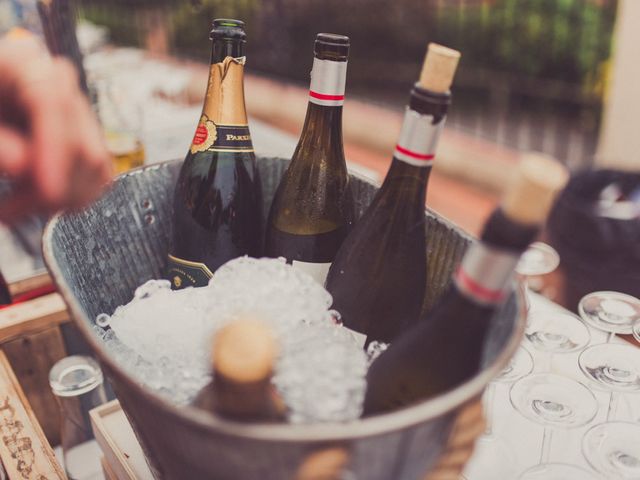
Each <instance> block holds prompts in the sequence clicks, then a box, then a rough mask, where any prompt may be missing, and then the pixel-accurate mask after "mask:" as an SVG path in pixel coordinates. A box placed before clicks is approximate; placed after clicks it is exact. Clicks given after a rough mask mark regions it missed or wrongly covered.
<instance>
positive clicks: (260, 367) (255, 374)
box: [213, 318, 277, 383]
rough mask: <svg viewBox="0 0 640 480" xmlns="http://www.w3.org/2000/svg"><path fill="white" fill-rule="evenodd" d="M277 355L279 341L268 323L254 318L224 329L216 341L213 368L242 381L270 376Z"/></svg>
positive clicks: (218, 334)
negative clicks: (265, 323)
mask: <svg viewBox="0 0 640 480" xmlns="http://www.w3.org/2000/svg"><path fill="white" fill-rule="evenodd" d="M276 356H277V346H276V341H275V339H274V338H273V335H272V333H271V331H270V330H269V328H268V327H267V326H266V325H264V323H262V322H260V321H258V320H254V319H251V318H244V319H241V320H237V321H234V322H232V323H230V324H229V325H227V326H225V327H223V328H222V329H220V331H219V332H218V333H217V334H216V337H215V340H214V342H213V367H214V370H215V372H216V374H217V375H221V376H223V377H225V378H227V379H229V380H232V381H234V382H238V383H251V382H258V381H261V380H263V379H265V378H269V376H270V375H271V373H272V371H273V367H274V363H275V359H276Z"/></svg>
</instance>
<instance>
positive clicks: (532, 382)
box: [509, 373, 598, 478]
mask: <svg viewBox="0 0 640 480" xmlns="http://www.w3.org/2000/svg"><path fill="white" fill-rule="evenodd" d="M509 399H510V401H511V404H512V405H513V407H514V408H515V409H516V410H517V411H518V412H519V413H520V414H521V415H522V416H524V417H525V418H527V419H529V420H531V421H533V422H536V423H538V424H541V425H543V426H544V434H543V437H542V446H541V449H540V460H539V462H538V465H537V466H536V467H537V468H538V469H539V471H542V469H543V468H545V467H546V469H547V470H546V471H547V472H550V471H551V469H552V468H554V469H556V468H559V467H554V466H552V465H553V464H549V453H550V449H551V441H552V435H553V431H552V427H561V428H577V427H581V426H584V425H586V424H587V423H589V422H590V421H591V420H593V418H594V417H595V415H596V413H597V411H598V403H597V401H596V398H595V397H594V395H593V393H591V391H590V390H589V389H588V388H587V387H585V386H584V385H583V384H582V383H580V382H577V381H575V380H571V379H569V378H567V377H563V376H561V375H555V374H553V373H537V374H532V375H528V376H526V377H523V378H521V379H520V380H518V381H517V382H516V383H514V384H513V386H512V387H511V390H510V392H509ZM532 470H533V473H532ZM536 471H538V470H534V469H530V470H527V471H526V472H524V473H523V478H535V477H526V476H524V475H533V474H535V472H536ZM542 478H545V477H542ZM547 478H552V477H547Z"/></svg>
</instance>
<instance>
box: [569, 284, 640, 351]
mask: <svg viewBox="0 0 640 480" xmlns="http://www.w3.org/2000/svg"><path fill="white" fill-rule="evenodd" d="M578 312H579V313H580V316H581V317H582V319H583V320H584V321H585V322H587V323H588V324H589V325H591V326H592V327H594V328H597V329H598V330H602V331H604V332H607V333H608V334H609V337H608V338H607V343H609V342H610V341H611V339H612V338H613V336H614V335H615V334H616V333H617V334H623V335H629V334H631V333H632V331H633V327H634V324H635V323H636V322H638V321H639V320H640V300H638V299H637V298H635V297H632V296H631V295H627V294H625V293H619V292H607V291H603V292H593V293H590V294H588V295H585V296H584V297H582V299H581V300H580V303H579V304H578Z"/></svg>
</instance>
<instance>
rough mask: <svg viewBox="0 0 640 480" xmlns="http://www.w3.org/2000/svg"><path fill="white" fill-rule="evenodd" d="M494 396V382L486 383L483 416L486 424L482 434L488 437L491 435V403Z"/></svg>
mask: <svg viewBox="0 0 640 480" xmlns="http://www.w3.org/2000/svg"><path fill="white" fill-rule="evenodd" d="M495 397H496V384H495V382H491V383H490V384H489V385H487V389H486V390H485V392H484V416H485V420H486V426H485V429H484V434H485V435H486V436H487V437H489V436H491V435H493V403H494V400H495Z"/></svg>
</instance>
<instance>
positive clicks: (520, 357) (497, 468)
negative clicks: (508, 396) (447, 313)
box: [464, 348, 533, 480]
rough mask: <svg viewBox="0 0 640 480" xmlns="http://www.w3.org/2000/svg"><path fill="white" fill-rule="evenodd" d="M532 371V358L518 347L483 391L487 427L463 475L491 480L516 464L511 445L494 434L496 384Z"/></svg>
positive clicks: (504, 475) (509, 473) (506, 473)
mask: <svg viewBox="0 0 640 480" xmlns="http://www.w3.org/2000/svg"><path fill="white" fill-rule="evenodd" d="M532 370H533V358H532V357H531V354H530V353H529V352H528V351H527V350H526V349H524V348H520V349H519V350H518V351H517V352H516V353H515V355H514V356H513V358H511V360H510V361H509V364H508V365H507V366H506V367H505V369H504V370H502V372H501V373H500V374H499V375H498V376H497V377H496V378H495V379H494V381H492V382H491V383H490V384H489V385H488V386H487V389H486V390H485V394H484V399H483V400H484V411H485V418H486V422H487V427H486V429H485V431H484V435H482V436H481V437H480V438H479V439H478V440H477V442H476V447H475V452H474V455H473V457H472V458H471V460H470V461H469V463H468V464H467V466H466V468H465V471H464V475H465V477H464V478H466V479H467V480H480V479H486V480H493V479H496V478H511V477H512V476H513V475H512V474H513V469H514V466H515V453H514V451H513V448H512V447H510V446H509V444H507V442H505V441H504V440H503V439H501V438H500V437H498V436H496V435H495V434H494V433H493V408H494V401H495V389H496V384H498V383H503V384H509V383H513V382H515V381H516V380H518V379H519V378H521V377H524V376H525V375H528V374H529V373H531V371H532Z"/></svg>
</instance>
